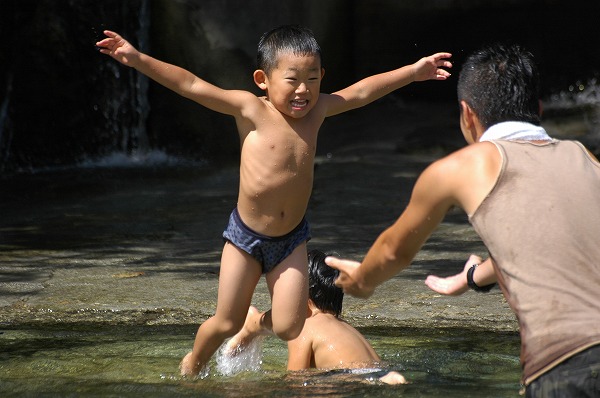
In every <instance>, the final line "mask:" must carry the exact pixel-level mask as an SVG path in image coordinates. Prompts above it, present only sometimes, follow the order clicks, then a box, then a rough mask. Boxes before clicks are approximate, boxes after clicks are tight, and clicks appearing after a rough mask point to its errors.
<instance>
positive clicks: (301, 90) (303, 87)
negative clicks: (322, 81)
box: [296, 83, 308, 93]
mask: <svg viewBox="0 0 600 398" xmlns="http://www.w3.org/2000/svg"><path fill="white" fill-rule="evenodd" d="M307 91H308V86H307V85H306V84H305V83H300V84H299V85H298V88H297V89H296V92H297V93H304V92H307Z"/></svg>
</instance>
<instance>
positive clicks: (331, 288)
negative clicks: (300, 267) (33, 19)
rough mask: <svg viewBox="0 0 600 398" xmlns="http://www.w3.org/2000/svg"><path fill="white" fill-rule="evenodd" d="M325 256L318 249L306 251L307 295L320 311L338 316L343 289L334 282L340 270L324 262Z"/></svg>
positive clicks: (342, 298) (340, 311) (340, 310)
mask: <svg viewBox="0 0 600 398" xmlns="http://www.w3.org/2000/svg"><path fill="white" fill-rule="evenodd" d="M325 257H327V254H325V253H323V252H322V251H320V250H311V251H310V252H308V297H309V298H310V299H311V300H312V301H313V303H315V305H316V306H317V308H318V309H320V310H321V311H323V312H327V313H330V314H333V315H335V316H336V317H339V316H340V314H341V313H342V302H343V300H344V291H343V290H342V289H341V288H339V287H337V286H336V285H335V284H334V282H335V280H336V278H337V277H338V275H339V273H340V272H339V271H338V270H336V269H333V268H331V267H330V266H328V265H327V264H325Z"/></svg>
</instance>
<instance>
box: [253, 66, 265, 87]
mask: <svg viewBox="0 0 600 398" xmlns="http://www.w3.org/2000/svg"><path fill="white" fill-rule="evenodd" d="M253 76H254V83H256V85H257V86H258V88H260V89H261V90H266V89H267V74H266V73H265V71H264V70H262V69H257V70H255V71H254V75H253Z"/></svg>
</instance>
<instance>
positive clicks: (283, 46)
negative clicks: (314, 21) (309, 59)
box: [256, 25, 323, 76]
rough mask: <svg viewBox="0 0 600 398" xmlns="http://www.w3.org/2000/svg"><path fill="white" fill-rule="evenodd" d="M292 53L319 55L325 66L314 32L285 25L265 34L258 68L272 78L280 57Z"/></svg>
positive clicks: (298, 26)
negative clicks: (285, 53)
mask: <svg viewBox="0 0 600 398" xmlns="http://www.w3.org/2000/svg"><path fill="white" fill-rule="evenodd" d="M284 52H291V53H292V54H294V55H299V56H303V55H317V56H318V57H319V59H320V60H321V65H322V64H323V58H322V56H321V47H320V46H319V43H317V40H316V39H315V36H314V35H313V32H312V31H311V30H310V29H308V28H305V27H303V26H300V25H283V26H279V27H277V28H274V29H271V30H270V31H268V32H266V33H264V34H263V35H262V37H261V38H260V40H259V42H258V52H257V56H256V66H257V68H258V69H262V70H263V71H264V72H265V73H266V74H267V76H270V74H271V72H272V71H273V69H275V68H276V67H277V62H278V60H279V55H280V54H281V53H284Z"/></svg>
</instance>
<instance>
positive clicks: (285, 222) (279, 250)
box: [96, 26, 452, 375]
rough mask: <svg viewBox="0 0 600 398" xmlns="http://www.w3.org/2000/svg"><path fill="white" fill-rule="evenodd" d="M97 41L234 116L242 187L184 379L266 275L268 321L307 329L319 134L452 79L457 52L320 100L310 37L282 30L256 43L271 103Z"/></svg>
mask: <svg viewBox="0 0 600 398" xmlns="http://www.w3.org/2000/svg"><path fill="white" fill-rule="evenodd" d="M104 33H105V34H106V36H108V37H107V38H105V39H103V40H101V41H99V42H98V43H96V45H97V46H98V47H100V52H101V53H103V54H107V55H110V56H111V57H113V58H114V59H116V60H117V61H119V62H121V63H122V64H124V65H127V66H131V67H133V68H135V69H137V70H138V71H139V72H141V73H143V74H145V75H147V76H148V77H150V78H151V79H153V80H155V81H156V82H158V83H160V84H162V85H163V86H165V87H167V88H169V89H171V90H173V91H175V92H177V93H179V94H180V95H182V96H184V97H186V98H189V99H191V100H193V101H196V102H197V103H199V104H201V105H203V106H205V107H207V108H209V109H212V110H214V111H217V112H220V113H224V114H227V115H231V116H233V117H234V118H235V121H236V124H237V129H238V132H239V137H240V142H241V160H240V186H239V196H238V202H237V207H236V208H235V209H234V210H233V212H232V214H231V217H230V220H229V225H228V227H227V229H226V230H225V232H224V233H223V237H224V239H225V246H224V248H223V253H222V257H221V269H220V276H219V291H218V300H217V309H216V313H215V315H214V316H213V317H211V318H209V319H208V320H206V321H205V322H204V323H203V324H202V325H201V326H200V328H199V329H198V333H197V334H196V339H195V342H194V347H193V351H192V352H191V353H189V354H188V355H186V356H185V357H184V359H183V361H182V363H181V373H182V374H184V375H197V374H198V373H199V371H200V370H202V369H203V368H204V366H205V365H206V364H207V363H208V361H209V359H210V358H211V356H212V355H213V354H214V352H215V351H216V350H217V349H218V348H219V346H220V345H221V344H222V343H223V341H224V340H225V339H226V338H228V337H231V336H233V335H234V334H235V333H236V332H238V331H239V330H240V328H241V327H242V326H243V324H244V320H245V318H246V313H247V312H248V308H249V307H250V302H251V299H252V295H253V292H254V289H255V287H256V285H257V283H258V281H259V279H260V277H261V275H262V274H266V282H267V285H268V288H269V292H270V295H271V302H272V307H271V310H270V311H267V312H266V313H264V314H262V316H261V322H262V323H263V324H264V326H265V327H266V328H267V329H269V330H272V331H273V333H274V334H276V335H277V336H278V337H280V338H281V339H283V340H286V341H287V340H291V339H293V338H295V337H296V336H298V334H299V333H300V331H301V330H302V326H303V325H304V319H305V307H306V300H307V299H308V293H307V290H308V289H307V260H306V241H307V240H308V239H310V229H309V226H308V223H307V222H306V220H305V218H304V215H305V212H306V208H307V205H308V200H309V198H310V194H311V190H312V184H313V160H314V155H315V151H316V145H317V133H318V131H319V128H320V126H321V124H322V123H323V121H324V119H325V118H326V117H328V116H333V115H337V114H339V113H342V112H345V111H348V110H351V109H354V108H358V107H361V106H364V105H366V104H368V103H370V102H372V101H374V100H376V99H378V98H381V97H383V96H384V95H386V94H389V93H390V92H392V91H394V90H396V89H398V88H400V87H403V86H405V85H407V84H409V83H411V82H413V81H422V80H428V79H434V80H445V79H446V78H448V76H450V74H449V73H448V72H447V71H446V70H444V69H441V68H442V67H446V68H449V67H451V66H452V65H451V63H450V62H449V61H448V60H447V58H449V57H450V56H451V55H450V54H449V53H438V54H435V55H432V56H429V57H426V58H422V59H421V60H419V61H418V62H416V63H415V64H412V65H407V66H404V67H402V68H399V69H396V70H393V71H389V72H386V73H382V74H378V75H374V76H371V77H368V78H365V79H363V80H361V81H359V82H357V83H355V84H353V85H351V86H349V87H347V88H345V89H343V90H340V91H338V92H335V93H333V94H322V93H320V86H321V79H322V78H323V75H324V73H325V70H324V69H323V67H322V65H321V50H320V48H319V45H318V43H317V41H316V40H315V38H314V36H313V34H312V32H311V31H310V30H308V29H306V28H303V27H299V26H282V27H279V28H276V29H273V30H271V31H269V32H267V33H265V34H264V35H263V36H262V38H261V39H260V42H259V44H258V57H257V59H258V69H257V70H256V71H255V72H254V75H253V76H254V82H255V83H256V85H257V86H258V87H259V88H260V89H261V90H263V91H264V92H265V96H262V97H257V96H256V95H254V94H252V93H250V92H247V91H241V90H224V89H221V88H219V87H216V86H214V85H212V84H210V83H208V82H206V81H204V80H202V79H200V78H199V77H197V76H195V75H193V74H192V73H190V72H189V71H187V70H184V69H182V68H179V67H177V66H174V65H170V64H167V63H165V62H162V61H159V60H157V59H155V58H152V57H150V56H149V55H146V54H144V53H141V52H139V51H138V50H136V49H135V48H134V47H133V46H132V45H131V44H129V43H128V42H127V41H126V40H125V39H124V38H123V37H121V36H120V35H118V34H117V33H115V32H111V31H105V32H104Z"/></svg>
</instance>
